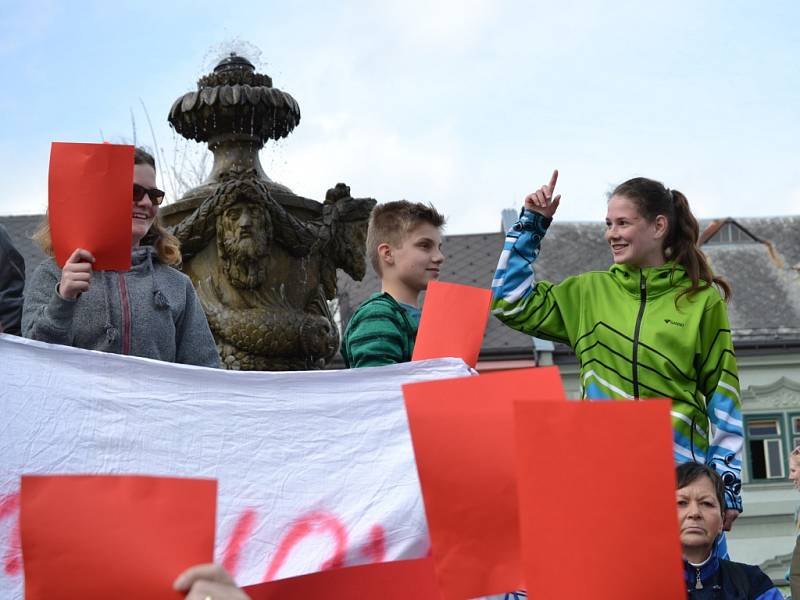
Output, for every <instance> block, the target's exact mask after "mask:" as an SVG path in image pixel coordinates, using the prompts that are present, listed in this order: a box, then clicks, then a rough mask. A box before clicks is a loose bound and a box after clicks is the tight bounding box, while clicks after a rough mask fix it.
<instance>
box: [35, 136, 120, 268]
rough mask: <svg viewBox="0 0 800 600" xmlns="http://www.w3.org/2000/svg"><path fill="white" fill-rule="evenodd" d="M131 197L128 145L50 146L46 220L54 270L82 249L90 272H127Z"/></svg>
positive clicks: (65, 144) (56, 143)
mask: <svg viewBox="0 0 800 600" xmlns="http://www.w3.org/2000/svg"><path fill="white" fill-rule="evenodd" d="M132 194H133V146H120V145H115V144H67V143H63V142H53V145H52V147H51V148H50V178H49V201H48V206H47V216H48V220H49V221H50V235H51V238H52V241H53V250H54V251H55V255H56V262H57V263H58V264H59V266H61V267H63V266H64V263H65V262H66V261H67V259H68V258H69V257H70V256H71V255H72V253H73V252H74V251H75V249H76V248H83V249H84V250H88V251H89V252H91V253H92V254H94V257H95V263H94V264H93V268H94V269H95V270H98V271H100V270H118V271H128V270H130V268H131V241H132V238H131V235H132V234H131V230H132V227H133V220H132V214H133V213H132V204H131V202H132Z"/></svg>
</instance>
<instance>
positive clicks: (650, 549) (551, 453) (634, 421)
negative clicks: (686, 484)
mask: <svg viewBox="0 0 800 600" xmlns="http://www.w3.org/2000/svg"><path fill="white" fill-rule="evenodd" d="M515 431H516V436H515V437H516V446H517V450H516V453H517V460H518V462H517V473H518V485H519V497H520V525H521V532H522V554H523V564H524V568H525V580H526V581H527V584H528V593H529V596H530V597H533V598H538V597H540V594H543V596H541V597H547V596H550V595H551V592H553V590H554V589H557V588H558V587H559V586H560V585H561V583H563V582H569V583H568V589H569V597H570V598H574V599H575V600H584V599H585V600H612V599H613V600H625V599H630V600H640V599H641V598H658V599H659V600H673V599H674V600H685V598H686V592H685V590H684V588H683V568H682V563H681V548H680V542H679V534H678V518H677V515H676V509H675V463H674V461H673V456H672V423H671V421H670V402H669V401H668V400H647V401H646V402H517V403H516V404H515Z"/></svg>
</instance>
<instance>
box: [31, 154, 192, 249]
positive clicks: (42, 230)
mask: <svg viewBox="0 0 800 600" xmlns="http://www.w3.org/2000/svg"><path fill="white" fill-rule="evenodd" d="M133 164H134V165H149V166H151V167H153V170H154V171H155V169H156V161H155V159H154V158H153V156H152V155H151V154H150V153H149V152H147V151H146V150H144V149H143V148H139V147H138V146H137V147H136V148H135V149H134V151H133ZM31 239H32V240H33V241H34V242H36V243H37V244H38V245H39V247H40V248H41V249H42V251H43V252H44V253H45V254H47V255H48V256H53V255H54V254H55V252H54V251H53V240H52V238H51V236H50V221H49V220H48V218H47V215H46V214H45V216H44V218H43V219H42V222H41V223H39V226H38V227H37V228H36V231H34V232H33V235H31ZM141 243H142V244H143V245H145V246H153V247H154V248H155V250H156V254H157V255H158V260H160V261H161V262H162V263H164V264H165V265H177V264H180V262H181V250H180V242H179V241H178V238H176V237H175V236H174V235H172V234H171V233H170V232H169V231H167V230H166V229H164V226H163V225H162V224H161V219H160V218H159V216H158V215H156V218H155V219H154V220H153V224H152V225H150V230H149V231H148V232H147V234H145V236H144V237H143V238H142V240H141Z"/></svg>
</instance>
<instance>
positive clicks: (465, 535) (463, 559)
mask: <svg viewBox="0 0 800 600" xmlns="http://www.w3.org/2000/svg"><path fill="white" fill-rule="evenodd" d="M403 395H404V396H405V399H406V410H407V411H408V421H409V428H410V430H411V438H412V441H413V443H414V454H415V457H416V461H417V471H418V472H419V479H420V484H421V485H422V497H423V500H424V502H425V514H426V515H427V518H428V530H429V532H430V536H431V544H432V551H433V559H434V564H435V566H436V575H437V579H438V581H439V585H440V587H441V590H442V596H443V597H445V598H448V599H453V600H456V599H458V600H461V599H463V598H473V597H476V596H484V595H489V594H498V593H503V592H510V591H513V590H515V589H518V588H521V587H523V585H524V577H523V571H522V561H521V555H520V545H519V519H518V504H517V502H518V500H517V483H516V476H517V474H516V468H515V461H514V437H513V435H514V408H513V402H514V400H515V399H530V400H538V399H541V400H558V399H563V398H564V389H563V387H562V384H561V378H560V377H559V374H558V369H557V368H555V367H547V368H539V369H519V370H516V371H505V372H500V373H489V374H486V375H480V376H479V377H463V378H459V379H447V380H440V381H430V382H423V383H414V384H409V385H405V386H403Z"/></svg>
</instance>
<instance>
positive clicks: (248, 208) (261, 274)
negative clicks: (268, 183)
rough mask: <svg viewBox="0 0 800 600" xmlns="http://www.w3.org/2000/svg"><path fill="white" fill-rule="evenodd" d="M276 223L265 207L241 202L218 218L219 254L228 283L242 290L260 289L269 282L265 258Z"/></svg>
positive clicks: (230, 207) (224, 211) (225, 210)
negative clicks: (267, 280) (266, 280)
mask: <svg viewBox="0 0 800 600" xmlns="http://www.w3.org/2000/svg"><path fill="white" fill-rule="evenodd" d="M271 239H272V223H271V220H270V218H269V215H268V214H267V211H266V209H265V208H264V207H263V206H260V205H258V204H252V203H245V202H237V203H236V204H233V205H231V206H229V207H227V208H226V209H224V210H223V211H222V214H221V215H220V216H219V217H218V218H217V250H218V252H219V256H220V259H221V260H222V270H223V272H224V273H225V276H226V277H227V278H228V281H229V282H230V283H231V285H233V286H234V287H236V288H239V289H251V290H252V289H256V288H258V287H259V286H261V284H263V283H264V280H265V279H266V275H267V273H266V266H265V264H264V263H265V260H264V259H265V258H266V256H267V254H268V253H269V243H270V241H271Z"/></svg>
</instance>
